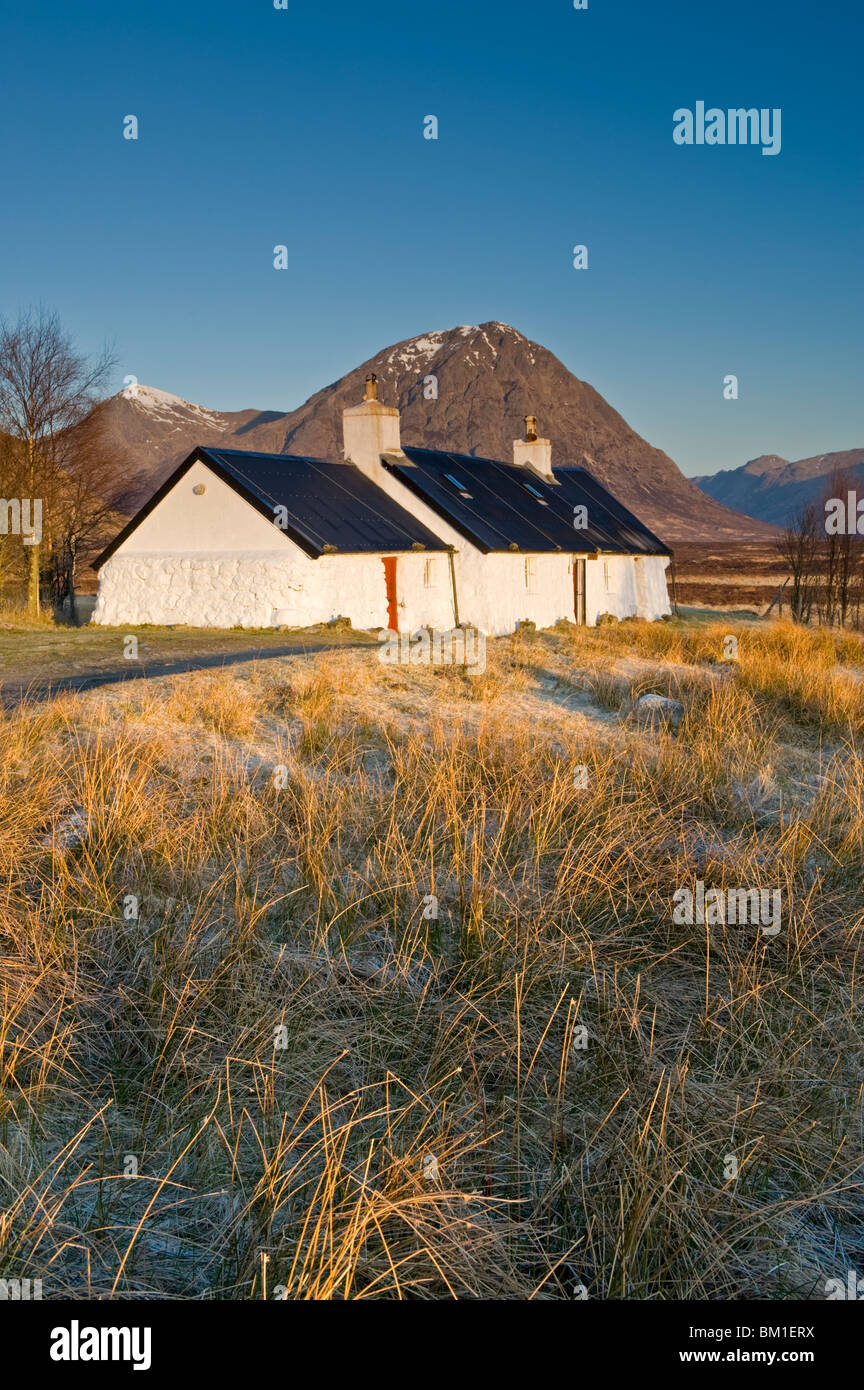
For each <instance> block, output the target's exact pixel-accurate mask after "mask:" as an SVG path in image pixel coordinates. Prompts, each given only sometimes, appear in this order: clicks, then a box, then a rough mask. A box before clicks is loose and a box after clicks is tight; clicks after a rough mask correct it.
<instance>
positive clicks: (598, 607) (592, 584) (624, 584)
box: [585, 555, 672, 626]
mask: <svg viewBox="0 0 864 1390" xmlns="http://www.w3.org/2000/svg"><path fill="white" fill-rule="evenodd" d="M668 564H669V558H668V556H666V555H639V556H632V555H605V556H604V555H600V556H598V557H597V558H596V559H589V560H588V562H587V564H586V565H585V609H586V621H587V623H588V624H589V626H591V625H593V624H594V623H596V621H597V619H598V617H599V616H600V614H601V613H611V614H613V616H614V617H616V618H631V617H638V618H647V619H649V621H652V622H653V621H654V620H655V619H657V618H662V617H664V616H665V615H666V614H668V613H671V612H672V608H671V605H670V603H669V589H668V585H667V582H666V567H667V565H668ZM607 574H608V586H607V582H606V576H607Z"/></svg>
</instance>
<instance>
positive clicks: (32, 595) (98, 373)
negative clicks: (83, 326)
mask: <svg viewBox="0 0 864 1390" xmlns="http://www.w3.org/2000/svg"><path fill="white" fill-rule="evenodd" d="M111 366H112V358H111V356H110V354H109V353H108V351H107V349H105V350H103V352H102V353H101V355H100V356H99V357H98V358H96V359H95V360H93V361H91V360H90V359H88V358H87V357H85V356H83V355H82V354H81V353H79V352H77V351H76V349H75V347H74V345H73V343H72V340H71V338H70V337H69V336H68V334H67V333H65V332H64V330H63V328H62V327H61V324H60V320H59V318H58V316H57V314H55V313H53V312H51V311H49V310H47V309H44V308H42V307H41V306H40V308H39V309H36V310H33V309H30V310H28V311H27V312H25V313H23V314H21V315H20V316H19V317H18V319H17V320H16V322H15V323H8V322H7V321H6V320H5V319H0V428H2V429H4V430H5V431H6V432H7V433H8V434H9V435H11V436H12V438H13V439H14V440H16V441H17V442H18V444H19V445H20V448H21V452H22V465H23V467H22V474H23V478H22V486H23V487H25V488H26V490H27V492H28V493H29V496H30V499H31V501H34V500H35V499H37V498H38V499H41V500H42V501H44V502H47V503H48V504H49V505H53V504H54V503H55V502H57V501H58V500H59V496H60V494H61V492H62V488H61V487H59V486H58V477H57V471H58V454H59V452H60V450H59V449H58V444H59V441H60V440H61V438H62V437H64V436H66V435H67V434H68V432H69V431H70V430H73V429H74V428H75V427H76V426H78V425H80V424H81V422H82V421H83V420H84V419H85V417H86V416H87V415H88V414H89V413H90V411H91V410H92V409H93V407H94V405H95V404H96V398H97V393H98V391H99V389H100V388H101V387H102V386H103V385H104V382H105V379H106V377H107V374H108V371H109V369H110V367H111ZM29 550H30V561H29V577H28V607H29V609H30V611H31V613H34V614H38V612H39V608H40V598H39V579H40V571H41V560H42V556H41V550H42V547H41V544H40V543H39V542H38V541H37V542H35V543H34V544H32V545H30V546H29Z"/></svg>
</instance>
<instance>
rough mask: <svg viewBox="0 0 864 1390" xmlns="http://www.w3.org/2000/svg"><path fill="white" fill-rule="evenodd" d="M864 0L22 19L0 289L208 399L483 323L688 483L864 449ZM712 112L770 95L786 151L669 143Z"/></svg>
mask: <svg viewBox="0 0 864 1390" xmlns="http://www.w3.org/2000/svg"><path fill="white" fill-rule="evenodd" d="M859 14H860V12H859V11H858V7H857V6H854V5H853V4H852V3H851V0H848V3H847V4H836V3H833V4H832V3H827V4H826V3H823V4H821V5H815V4H803V3H799V2H798V0H787V2H786V3H783V4H781V3H779V0H726V3H724V4H722V5H719V4H717V5H697V4H694V0H668V3H662V4H651V3H649V0H643V2H642V3H636V0H588V9H587V10H580V11H576V10H574V8H573V5H572V0H535V2H534V3H532V4H520V3H514V0H506V2H505V0H502V2H501V3H494V0H470V3H469V0H458V2H457V0H436V2H435V3H429V4H426V3H423V0H412V3H410V4H409V3H407V0H379V3H377V4H371V3H370V4H365V5H361V4H351V3H347V0H335V2H331V3H327V4H323V3H321V2H320V0H317V2H316V0H312V2H311V3H310V0H288V9H287V10H276V9H275V8H274V6H273V3H272V0H242V2H241V0H232V3H228V2H227V0H200V3H189V2H188V0H186V2H185V3H183V2H182V0H181V2H180V3H174V4H168V3H164V2H163V0H149V3H147V4H146V5H140V4H138V5H135V4H122V3H117V0H111V3H108V0H88V4H87V5H85V6H78V5H70V4H68V0H67V2H64V3H60V0H43V3H40V4H38V5H33V4H31V5H26V6H21V7H18V8H17V10H16V12H14V13H8V12H7V14H6V15H5V17H4V20H3V22H2V28H0V34H2V38H3V51H4V55H5V64H4V81H3V84H2V89H0V114H2V129H3V132H4V135H3V142H2V151H3V155H2V158H3V185H4V198H3V212H2V216H0V308H2V310H3V311H4V312H5V313H6V314H10V313H11V314H14V313H15V312H16V310H17V309H18V308H20V307H22V306H25V305H27V304H29V303H32V302H36V301H39V300H42V301H43V302H45V303H46V304H48V305H50V306H51V307H54V308H56V309H57V310H58V311H59V312H60V314H61V317H62V319H63V321H64V323H65V324H66V326H67V327H68V328H69V329H70V330H71V331H72V332H73V334H74V335H75V337H76V339H77V340H78V342H79V343H80V344H81V346H82V347H84V348H86V349H87V350H95V349H97V348H98V347H99V346H100V345H101V343H102V342H103V340H105V339H106V338H107V339H109V340H111V341H112V342H113V345H114V349H115V352H116V354H117V358H118V366H117V372H116V380H115V381H114V382H113V383H112V386H113V389H120V387H121V385H122V378H123V376H124V375H126V374H127V373H131V374H134V375H135V376H137V377H138V379H139V380H140V381H142V382H146V383H147V384H148V385H152V386H158V387H161V388H162V389H164V390H168V391H173V392H176V393H177V394H178V395H181V396H185V397H186V398H188V399H190V400H194V401H197V402H199V403H201V404H203V405H206V406H211V407H214V408H218V409H224V410H231V409H241V408H244V407H251V406H255V407H259V408H269V409H290V408H292V407H294V406H296V405H298V404H299V403H300V402H301V401H303V400H304V399H305V398H306V397H307V396H308V395H310V394H311V393H312V392H313V391H315V390H317V389H318V388H319V387H321V386H323V385H325V384H327V383H328V382H330V381H333V380H335V379H336V378H337V377H339V376H341V375H342V374H343V373H344V372H345V371H347V370H349V369H350V368H351V367H353V366H355V365H357V363H359V362H361V361H363V360H364V359H366V358H367V357H369V356H371V355H372V354H373V353H374V352H376V351H377V350H378V349H379V348H382V347H384V346H386V345H387V344H389V343H391V342H396V341H398V340H400V339H402V338H407V337H410V336H412V335H414V334H416V333H422V332H426V331H428V330H430V329H438V328H448V327H451V326H453V325H455V324H461V323H480V322H483V321H485V320H488V319H497V320H502V321H504V322H507V323H512V324H513V325H514V326H515V327H517V328H518V329H519V330H520V331H521V332H523V333H525V334H527V335H528V336H529V337H531V338H535V339H536V340H538V341H539V342H541V343H543V344H544V345H545V346H546V347H548V348H550V349H551V350H552V351H553V352H554V353H556V354H557V356H559V357H560V358H561V359H562V361H564V362H565V363H566V365H567V366H568V367H569V368H570V369H571V370H572V371H573V372H575V374H576V375H577V376H579V377H581V378H583V379H584V380H586V381H589V382H591V383H592V385H593V386H595V387H596V388H597V389H598V390H599V391H600V392H602V394H603V395H604V396H606V398H607V399H608V400H609V402H610V403H611V404H612V405H613V406H614V407H615V408H616V409H617V410H619V411H620V412H621V413H622V414H623V415H624V417H625V418H626V419H627V420H628V421H629V422H630V423H631V424H632V425H633V426H634V428H635V429H637V430H638V431H639V432H640V433H641V434H643V435H644V436H645V437H646V438H647V439H649V440H650V441H651V442H652V443H653V444H656V445H658V446H659V447H661V448H663V449H665V450H666V451H667V452H668V453H669V454H671V456H672V457H673V458H674V459H675V460H676V462H677V463H678V464H679V465H680V466H681V467H682V468H683V469H684V471H685V472H688V473H699V472H709V471H714V470H715V469H717V468H721V467H725V468H728V467H736V466H737V465H739V464H740V463H743V462H744V461H745V460H746V459H747V458H752V457H754V456H756V455H758V454H760V453H764V452H778V453H781V454H784V455H785V456H786V457H788V458H800V457H804V456H806V455H809V454H813V453H817V452H822V451H824V450H833V449H845V448H853V447H860V446H862V445H864V422H862V419H861V407H860V402H861V399H862V396H864V392H862V389H861V369H862V349H861V337H862V332H861V307H862V294H861V291H862V271H861V264H862V253H861V247H862V193H861V186H862V185H861V179H862V169H861V124H862V123H861V110H862V98H861V96H860V53H861V40H862V27H861V26H862V21H861V19H860V17H859ZM698 100H704V101H705V102H706V103H707V105H708V106H717V107H720V108H724V109H725V108H728V107H739V106H745V107H750V106H755V107H758V108H762V107H769V108H774V107H779V108H781V110H782V149H781V152H780V153H779V154H778V155H776V156H774V157H770V156H763V155H762V154H761V151H760V149H759V148H758V147H749V146H747V147H740V146H739V147H736V146H723V147H720V146H717V147H708V146H701V147H699V146H695V145H694V146H690V147H686V146H678V145H676V144H674V143H673V140H672V129H673V121H672V113H673V111H674V110H675V109H676V108H679V107H690V108H693V107H694V106H695V103H696V102H697V101H698ZM128 114H134V115H137V117H138V119H139V123H140V125H139V139H138V140H137V141H129V140H124V139H123V138H122V128H123V118H124V116H126V115H128ZM429 114H435V115H437V117H438V120H439V139H438V140H437V141H429V140H424V138H423V118H424V116H426V115H429ZM577 243H579V244H585V245H587V247H588V252H589V268H588V270H584V271H576V270H574V269H573V266H572V254H571V251H572V247H573V246H574V245H575V244H577ZM277 244H285V245H286V246H287V247H288V256H289V269H288V270H286V271H277V270H275V269H274V268H273V247H274V246H275V245H277ZM729 373H734V374H735V375H737V377H738V378H739V390H740V395H739V399H738V400H737V401H726V400H724V399H723V378H724V377H725V376H726V375H727V374H729Z"/></svg>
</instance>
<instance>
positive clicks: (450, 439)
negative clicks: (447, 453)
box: [101, 323, 771, 544]
mask: <svg viewBox="0 0 864 1390" xmlns="http://www.w3.org/2000/svg"><path fill="white" fill-rule="evenodd" d="M369 372H375V373H376V374H377V376H378V383H379V392H380V396H381V399H382V400H383V401H384V402H386V403H387V404H393V405H398V406H399V407H400V409H401V411H402V440H403V443H411V444H416V445H425V446H426V447H427V448H442V449H443V448H448V449H451V450H453V451H455V452H457V453H471V454H476V455H480V456H487V457H491V458H501V459H510V458H512V456H513V455H512V449H513V440H514V439H516V438H518V437H519V436H521V435H522V433H523V429H524V423H523V422H524V417H525V416H526V415H529V414H531V415H536V416H537V417H538V420H539V426H540V433H541V434H543V435H546V436H548V437H549V438H550V439H551V441H552V456H553V465H555V464H560V465H563V464H584V465H585V466H586V467H587V468H589V469H590V470H591V472H592V473H594V474H595V476H596V477H597V478H598V479H599V480H600V482H601V483H604V484H605V485H606V486H607V487H608V488H609V489H610V490H611V491H612V492H613V493H614V494H615V496H617V497H619V498H620V500H621V501H622V502H623V503H625V505H626V506H628V507H630V508H631V509H632V510H633V511H634V512H635V513H636V514H637V515H638V516H639V517H641V519H642V520H643V521H645V522H646V523H647V525H648V526H650V527H651V528H652V530H654V531H656V532H657V534H658V535H660V536H661V537H662V538H663V539H664V540H666V541H668V542H669V543H670V544H674V543H675V542H676V541H679V540H692V539H699V538H706V539H707V538H710V539H711V540H713V541H715V542H718V541H721V542H722V541H723V540H729V541H740V540H748V539H750V540H752V539H759V538H760V537H768V536H770V534H771V532H770V531H769V530H768V529H767V528H766V527H765V526H764V525H761V524H760V523H759V522H757V521H753V520H751V519H746V518H744V517H742V516H741V515H739V514H736V513H734V512H730V511H728V510H727V509H726V507H724V506H720V505H718V503H716V502H715V501H713V500H711V499H710V498H709V497H706V495H705V494H704V492H700V490H699V489H698V488H697V487H695V486H694V484H693V483H692V482H691V481H690V480H689V479H687V478H685V477H684V475H683V474H682V473H681V472H680V470H679V469H678V468H677V467H676V465H675V464H674V463H673V462H672V460H671V459H670V458H669V457H668V455H666V454H664V453H663V452H662V451H661V450H660V449H655V448H653V447H652V445H650V444H648V443H646V441H645V440H644V439H642V438H640V436H639V435H638V434H636V432H635V431H634V430H632V429H631V428H630V426H629V425H628V424H627V422H626V421H625V420H624V419H622V417H621V416H620V415H619V414H618V412H617V411H615V410H613V408H612V406H610V405H609V404H608V402H607V401H605V400H604V399H603V397H602V396H601V395H600V394H599V393H598V392H597V391H595V390H594V388H593V387H592V386H589V385H588V383H587V382H584V381H580V380H579V379H578V378H577V377H575V376H573V374H572V372H569V371H568V370H567V368H566V367H565V366H564V365H563V363H561V362H559V360H558V358H557V357H554V356H553V354H552V353H551V352H548V351H547V350H546V349H545V348H543V347H541V346H540V345H539V344H537V343H533V342H531V341H530V340H529V339H528V338H525V337H523V335H522V334H521V333H519V332H517V331H516V329H515V328H510V327H508V325H507V324H503V323H484V324H481V325H479V326H478V327H462V328H451V329H449V330H447V331H445V332H438V333H428V334H425V335H423V336H421V337H417V338H408V339H406V340H405V341H404V342H401V343H397V344H395V346H393V347H389V348H385V349H384V350H383V351H382V352H379V353H377V354H376V356H375V357H371V358H370V359H369V360H368V362H363V363H362V364H361V365H360V366H358V367H355V368H354V370H353V371H351V372H349V373H348V374H347V375H346V376H343V377H341V378H340V379H339V380H338V381H336V382H333V383H332V384H331V385H330V386H325V387H324V388H323V389H322V390H320V391H317V392H316V393H315V395H313V396H310V398H309V400H307V401H306V402H305V403H304V404H303V405H301V406H300V407H298V409H296V410H293V411H289V412H287V413H285V414H280V413H279V412H276V411H255V410H244V411H237V412H233V413H224V412H220V411H215V410H205V409H204V408H202V407H201V406H198V405H193V404H191V403H190V402H188V401H184V400H181V399H180V397H178V396H172V395H169V394H168V393H167V392H165V391H157V390H154V389H153V388H152V387H148V386H133V387H130V388H128V389H127V390H125V391H122V392H120V394H119V395H117V396H113V397H112V398H111V400H109V401H107V402H105V403H104V405H103V406H102V407H101V410H102V412H103V420H104V424H105V428H106V431H107V433H108V437H109V439H110V441H111V442H112V444H113V446H114V447H115V448H116V450H117V454H118V459H122V460H123V468H124V474H125V484H126V485H125V487H124V503H123V505H124V508H125V509H126V510H128V511H129V512H130V513H131V512H132V511H134V510H136V509H137V508H138V507H139V506H140V505H141V504H142V502H144V501H145V500H146V498H147V497H148V496H149V495H150V494H151V493H152V492H153V491H154V489H155V488H156V487H157V486H158V485H159V484H160V483H161V482H162V481H163V480H164V479H165V478H166V477H167V476H168V474H169V473H170V472H171V470H172V468H174V467H175V466H176V465H177V463H178V462H180V461H181V460H182V459H183V458H184V457H185V455H186V454H188V453H189V452H190V450H191V449H192V448H193V446H194V445H196V444H219V443H221V444H222V445H223V446H224V447H229V446H230V447H232V448H239V449H256V450H260V451H261V452H271V453H294V454H309V455H312V456H317V457H324V458H334V457H335V458H340V457H341V455H342V433H341V414H342V411H343V409H344V408H345V407H346V406H349V405H356V404H357V403H358V401H360V400H361V399H362V396H363V387H364V382H365V379H366V376H367V374H368V373H369ZM430 377H434V378H435V381H436V383H437V392H438V394H437V399H431V400H427V399H426V398H425V397H426V395H427V394H429V391H428V390H427V391H424V383H425V382H427V381H428V379H429V378H430Z"/></svg>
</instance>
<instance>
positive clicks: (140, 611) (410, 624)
mask: <svg viewBox="0 0 864 1390" xmlns="http://www.w3.org/2000/svg"><path fill="white" fill-rule="evenodd" d="M289 547H290V551H292V552H293V554H292V553H287V554H286V551H285V550H273V551H270V552H269V553H268V552H264V551H255V552H249V551H236V550H235V551H225V552H223V553H221V554H213V553H203V552H199V553H198V554H190V553H188V552H185V553H184V552H182V551H177V552H175V553H171V552H170V551H159V552H158V553H153V554H149V555H148V554H142V553H136V554H121V553H120V552H119V551H118V552H117V553H116V554H115V555H113V556H112V557H111V559H110V560H107V561H106V562H105V564H104V565H103V566H102V569H101V570H100V572H99V597H98V600H97V603H96V608H95V611H94V614H93V619H92V621H93V622H94V623H100V624H103V625H106V626H110V627H122V626H124V625H125V626H134V625H138V624H142V623H153V624H155V625H157V626H162V625H166V624H170V623H184V624H188V625H189V626H190V627H247V628H249V627H279V626H285V627H311V626H312V625H313V624H314V623H326V622H329V621H330V620H331V619H332V618H336V617H339V616H342V617H346V618H350V619H351V623H352V626H354V627H356V628H377V627H387V626H388V620H387V594H386V584H385V576H384V565H383V563H382V556H381V555H322V556H321V558H320V559H318V560H310V559H309V557H308V556H307V555H304V554H303V553H302V551H300V550H298V549H297V547H296V546H293V545H291V543H290V542H289ZM427 559H432V560H433V561H434V567H435V581H436V582H435V587H433V588H426V586H425V583H424V580H425V570H426V564H425V562H426V560H427ZM396 593H397V599H398V600H399V628H400V631H414V630H415V629H416V628H418V627H421V626H426V625H428V626H430V627H435V628H440V629H442V630H444V629H447V628H451V627H452V626H453V604H452V601H451V597H450V581H449V573H448V561H447V556H446V555H436V556H434V557H432V556H427V555H424V554H422V553H417V554H403V555H399V556H397V559H396Z"/></svg>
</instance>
